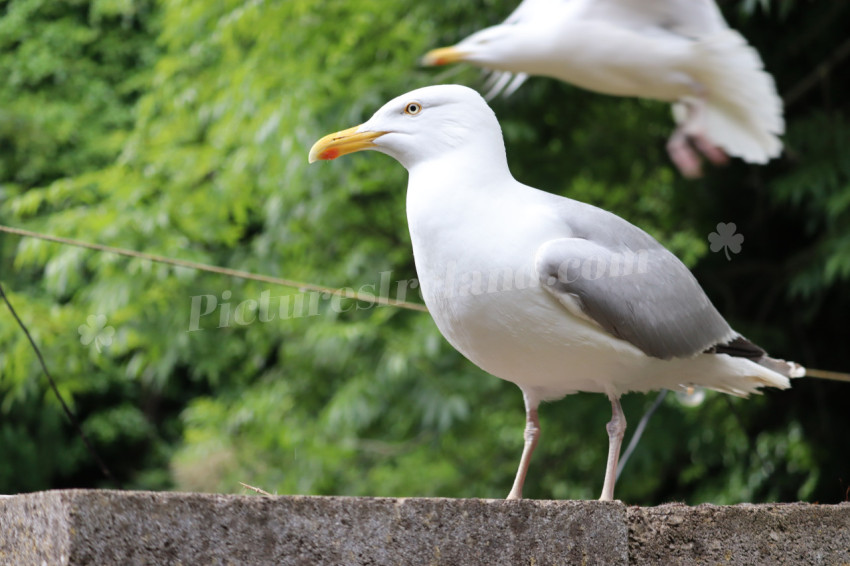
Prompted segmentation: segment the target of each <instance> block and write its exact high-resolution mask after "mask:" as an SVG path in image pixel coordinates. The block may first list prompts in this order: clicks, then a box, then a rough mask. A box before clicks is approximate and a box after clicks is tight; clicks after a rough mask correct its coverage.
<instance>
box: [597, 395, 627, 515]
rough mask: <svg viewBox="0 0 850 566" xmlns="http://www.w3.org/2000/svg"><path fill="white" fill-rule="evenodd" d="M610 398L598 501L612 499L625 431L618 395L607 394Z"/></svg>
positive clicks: (624, 421)
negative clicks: (603, 466)
mask: <svg viewBox="0 0 850 566" xmlns="http://www.w3.org/2000/svg"><path fill="white" fill-rule="evenodd" d="M608 398H609V399H610V400H611V422H609V423H608V424H607V425H606V426H605V429H606V430H607V431H608V464H607V465H606V466H605V483H604V484H603V486H602V497H600V498H599V500H600V501H613V500H614V484H615V483H617V462H618V461H619V459H620V446H622V444H623V435H624V434H625V433H626V415H624V414H623V407H621V406H620V399H619V397H615V396H614V395H609V396H608Z"/></svg>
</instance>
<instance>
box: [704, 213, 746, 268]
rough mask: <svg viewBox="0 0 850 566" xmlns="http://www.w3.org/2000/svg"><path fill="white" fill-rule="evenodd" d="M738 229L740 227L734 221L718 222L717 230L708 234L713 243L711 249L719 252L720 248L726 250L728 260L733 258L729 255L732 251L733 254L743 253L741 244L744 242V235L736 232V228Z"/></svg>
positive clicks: (710, 241)
mask: <svg viewBox="0 0 850 566" xmlns="http://www.w3.org/2000/svg"><path fill="white" fill-rule="evenodd" d="M737 229H738V227H737V226H735V223H734V222H729V223H724V222H720V223H718V224H717V232H712V233H711V234H709V235H708V241H709V243H710V244H711V251H713V252H719V251H720V250H724V251H725V252H726V259H727V260H731V259H732V258H731V257H729V252H730V251H731V252H732V253H733V254H737V253H741V244H743V243H744V235H743V234H736V233H735V230H737Z"/></svg>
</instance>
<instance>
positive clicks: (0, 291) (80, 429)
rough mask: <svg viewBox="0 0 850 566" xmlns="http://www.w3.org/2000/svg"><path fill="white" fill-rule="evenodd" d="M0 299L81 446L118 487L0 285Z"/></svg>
mask: <svg viewBox="0 0 850 566" xmlns="http://www.w3.org/2000/svg"><path fill="white" fill-rule="evenodd" d="M0 297H3V301H4V302H5V303H6V306H7V307H9V311H10V312H11V313H12V316H13V317H15V320H16V321H18V326H20V327H21V330H23V331H24V334H26V336H27V339H28V340H29V341H30V345H32V349H33V350H34V351H35V355H36V357H38V361H39V363H40V364H41V369H42V370H44V375H46V376H47V381H48V382H50V387H51V389H53V393H55V394H56V398H57V399H59V403H61V404H62V409H63V410H64V411H65V415H66V416H67V417H68V420H69V421H71V424H72V425H74V428H76V429H77V434H79V435H80V438H82V439H83V444H85V446H86V450H88V452H89V454H91V457H92V458H94V461H95V462H97V465H98V467H99V468H100V471H101V472H102V473H103V475H104V476H106V479H108V480H110V481H112V482H113V483H114V484H115V485H116V486H118V485H119V484H118V481H117V480H116V479H115V477H114V476H113V475H112V472H110V471H109V468H107V467H106V464H104V463H103V460H101V459H100V456H98V454H97V452H95V449H94V447H92V445H91V443H90V442H89V439H88V437H87V436H86V433H84V432H83V427H81V426H80V421H78V420H77V417H75V416H74V413H72V412H71V409H69V408H68V405H66V404H65V400H64V399H63V398H62V395H60V394H59V388H58V387H56V382H55V381H53V376H51V375H50V372H49V371H47V364H45V363H44V358H43V357H42V355H41V350H39V349H38V346H37V345H36V343H35V340H33V339H32V336H31V335H30V331H29V330H28V329H27V327H26V325H25V324H24V323H23V321H22V320H21V318H20V317H19V316H18V313H17V312H15V309H14V307H12V303H10V302H9V297H7V296H6V293H5V292H4V291H3V285H2V284H0Z"/></svg>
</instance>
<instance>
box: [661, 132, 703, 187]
mask: <svg viewBox="0 0 850 566" xmlns="http://www.w3.org/2000/svg"><path fill="white" fill-rule="evenodd" d="M667 153H668V154H670V159H672V160H673V163H674V164H675V165H676V167H677V168H678V169H679V171H680V172H681V173H682V175H684V176H685V177H686V178H688V179H697V178H699V177H702V163H701V160H700V158H699V155H697V152H696V151H694V149H693V148H692V147H691V144H690V143H688V135H687V134H686V133H685V132H684V130H683V129H682V128H677V129H676V131H675V132H673V135H672V136H671V137H670V141H668V142H667Z"/></svg>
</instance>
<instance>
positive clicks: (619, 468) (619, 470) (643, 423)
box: [617, 389, 667, 479]
mask: <svg viewBox="0 0 850 566" xmlns="http://www.w3.org/2000/svg"><path fill="white" fill-rule="evenodd" d="M666 396H667V389H662V390H661V391H659V392H658V396H657V397H656V398H655V402H654V403H652V406H651V407H650V408H649V409H648V410H647V411H646V412H645V413H644V414H643V417H641V419H640V422H639V423H638V425H637V428H636V429H635V433H634V434H633V435H632V439H631V441H629V446H628V447H627V448H626V451H625V452H623V456H622V458H620V464H619V465H618V466H617V479H619V478H620V474H621V473H622V472H623V468H625V467H626V462H628V461H629V457H630V456H631V455H632V452H634V451H635V448H637V445H638V442H640V437H641V436H643V431H644V429H646V425H647V423H648V422H649V419H650V418H651V417H652V415H653V414H654V413H655V411H657V410H658V407H660V406H661V402H662V401H663V400H664V398H665V397H666Z"/></svg>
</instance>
